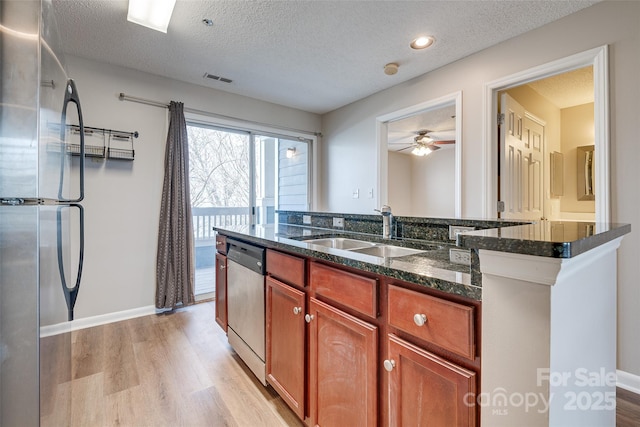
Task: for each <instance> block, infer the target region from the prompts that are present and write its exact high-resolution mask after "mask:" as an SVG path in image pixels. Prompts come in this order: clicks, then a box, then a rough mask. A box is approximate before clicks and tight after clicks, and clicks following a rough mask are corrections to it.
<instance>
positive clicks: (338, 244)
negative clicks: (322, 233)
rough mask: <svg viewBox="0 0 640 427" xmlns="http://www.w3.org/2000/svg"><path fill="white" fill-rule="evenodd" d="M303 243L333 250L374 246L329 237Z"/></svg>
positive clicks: (342, 238)
mask: <svg viewBox="0 0 640 427" xmlns="http://www.w3.org/2000/svg"><path fill="white" fill-rule="evenodd" d="M305 243H312V244H314V245H319V246H324V247H326V248H334V249H346V250H351V249H359V248H369V247H372V246H375V243H372V242H366V241H364V240H356V239H347V238H344V237H330V238H325V239H312V240H305Z"/></svg>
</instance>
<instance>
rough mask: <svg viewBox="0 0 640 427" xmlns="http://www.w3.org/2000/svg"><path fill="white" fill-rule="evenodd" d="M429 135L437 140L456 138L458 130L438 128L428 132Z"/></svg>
mask: <svg viewBox="0 0 640 427" xmlns="http://www.w3.org/2000/svg"><path fill="white" fill-rule="evenodd" d="M427 136H428V137H429V138H431V139H433V140H435V141H448V140H451V139H456V130H455V129H451V130H438V131H433V132H429V133H427Z"/></svg>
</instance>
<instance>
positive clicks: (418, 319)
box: [413, 314, 427, 326]
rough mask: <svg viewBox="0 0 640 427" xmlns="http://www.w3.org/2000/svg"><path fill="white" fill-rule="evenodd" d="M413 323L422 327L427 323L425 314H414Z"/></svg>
mask: <svg viewBox="0 0 640 427" xmlns="http://www.w3.org/2000/svg"><path fill="white" fill-rule="evenodd" d="M413 323H415V324H416V325H417V326H423V325H424V324H425V323H427V315H426V314H414V315H413Z"/></svg>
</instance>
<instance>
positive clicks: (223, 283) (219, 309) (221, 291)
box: [216, 253, 227, 332]
mask: <svg viewBox="0 0 640 427" xmlns="http://www.w3.org/2000/svg"><path fill="white" fill-rule="evenodd" d="M216 322H218V324H219V325H220V327H221V328H222V329H223V330H224V331H225V332H227V257H226V256H224V255H221V254H219V253H216Z"/></svg>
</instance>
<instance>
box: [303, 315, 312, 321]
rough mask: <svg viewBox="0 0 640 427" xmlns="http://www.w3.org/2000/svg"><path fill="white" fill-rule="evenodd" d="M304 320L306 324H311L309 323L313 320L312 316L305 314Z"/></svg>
mask: <svg viewBox="0 0 640 427" xmlns="http://www.w3.org/2000/svg"><path fill="white" fill-rule="evenodd" d="M304 320H305V321H306V322H307V323H311V321H312V320H313V314H305V316H304Z"/></svg>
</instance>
